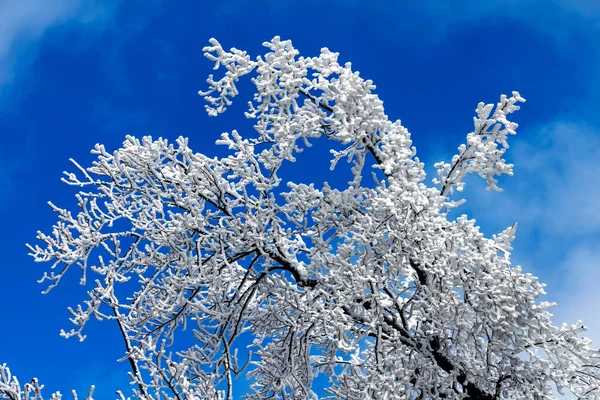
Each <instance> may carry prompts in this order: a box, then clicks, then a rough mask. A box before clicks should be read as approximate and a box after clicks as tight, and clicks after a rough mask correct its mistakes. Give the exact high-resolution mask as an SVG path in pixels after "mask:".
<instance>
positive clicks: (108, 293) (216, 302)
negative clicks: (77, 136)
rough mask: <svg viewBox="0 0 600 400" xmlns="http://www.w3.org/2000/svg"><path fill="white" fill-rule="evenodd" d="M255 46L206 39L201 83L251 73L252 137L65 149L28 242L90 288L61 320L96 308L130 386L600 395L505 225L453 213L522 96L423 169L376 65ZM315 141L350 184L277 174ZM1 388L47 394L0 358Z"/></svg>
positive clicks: (221, 102)
mask: <svg viewBox="0 0 600 400" xmlns="http://www.w3.org/2000/svg"><path fill="white" fill-rule="evenodd" d="M264 46H265V47H266V49H267V52H266V53H265V54H264V55H262V56H259V57H256V58H251V57H250V55H248V54H247V53H246V52H245V51H242V50H238V49H235V48H234V49H231V50H229V51H227V50H225V49H223V47H222V46H221V45H220V44H219V42H217V41H216V40H215V39H211V40H210V46H207V47H205V48H204V51H205V55H206V57H207V58H208V59H209V60H211V61H212V62H214V64H215V70H225V73H224V74H222V75H220V76H219V77H215V76H212V75H211V76H209V78H208V80H207V82H208V89H207V90H206V91H201V92H200V94H201V95H202V96H203V97H204V98H205V99H206V101H207V105H206V110H207V112H208V113H209V115H212V116H217V115H219V114H221V113H223V112H225V111H226V109H227V108H228V106H229V105H231V103H232V100H233V98H234V97H235V96H237V95H238V89H237V83H238V81H239V79H241V78H243V77H244V76H245V75H249V78H250V79H251V82H252V83H253V85H254V86H255V89H256V91H255V93H254V96H253V100H252V101H251V102H250V103H249V104H248V111H247V112H246V117H247V118H249V119H251V120H252V121H254V128H255V131H256V134H255V135H241V134H240V133H238V132H237V131H232V132H231V133H225V134H223V135H222V136H221V139H220V140H218V141H217V143H218V144H220V145H224V146H227V147H228V148H229V149H230V154H229V155H228V156H225V157H222V158H210V157H208V156H206V155H203V154H201V153H195V152H193V151H192V150H191V149H190V148H189V147H188V141H187V139H185V138H179V139H177V141H176V143H169V142H168V141H167V140H164V139H160V138H159V139H157V140H154V139H152V138H151V137H144V138H142V139H141V140H140V139H137V138H134V137H131V136H128V137H127V139H126V140H125V142H124V143H123V146H122V147H121V148H120V149H118V150H116V151H114V152H109V151H107V150H106V149H105V147H104V146H103V145H101V144H98V145H96V147H95V149H94V150H93V153H94V154H95V155H96V156H97V160H96V161H95V162H94V163H93V164H92V165H91V166H90V167H83V166H80V165H79V164H78V163H77V162H75V161H73V164H74V166H75V171H74V172H73V173H66V175H65V178H64V182H65V183H67V184H68V185H72V186H75V187H79V188H80V192H79V193H78V194H77V202H78V209H77V210H76V211H75V212H71V211H69V210H68V209H63V208H61V207H60V206H57V205H54V204H52V203H50V206H51V207H52V209H53V210H54V211H55V212H56V215H57V217H58V222H57V223H56V224H55V225H54V227H53V229H52V231H51V232H50V233H48V234H45V233H42V232H38V239H39V240H40V241H41V243H39V244H36V245H30V246H29V249H30V252H31V255H32V257H33V258H34V259H35V260H36V261H39V262H48V263H50V264H51V268H50V270H49V271H48V272H46V273H45V274H44V276H43V279H42V280H43V281H45V282H47V283H48V287H47V290H46V291H50V290H51V289H52V288H54V287H55V286H56V285H58V284H59V283H60V281H61V278H63V276H64V275H65V274H67V273H69V274H70V273H75V272H76V271H71V272H69V270H71V269H75V270H78V271H79V273H81V280H80V282H81V284H82V285H87V286H88V287H90V289H89V291H88V295H89V296H88V298H87V299H85V300H83V301H82V302H81V304H80V305H78V306H77V307H75V308H74V309H70V312H71V314H72V318H71V320H70V321H71V322H72V324H73V325H74V327H73V328H72V329H70V330H65V331H63V332H62V335H63V336H65V337H78V338H79V339H80V340H84V338H85V334H84V330H85V327H86V324H87V322H88V321H89V320H90V319H91V318H97V319H101V320H109V321H112V322H113V323H114V324H115V326H118V329H119V330H120V332H121V334H122V336H123V341H124V344H125V349H126V352H125V355H124V360H126V362H129V363H130V365H131V379H132V381H133V383H134V389H133V397H135V398H138V399H146V400H149V399H156V400H158V399H233V398H234V395H233V390H234V386H235V385H236V382H239V380H240V379H244V380H246V379H247V380H248V381H249V383H250V387H249V390H248V393H246V394H245V396H247V398H249V399H263V398H276V399H291V398H298V399H317V398H344V399H370V398H371V399H411V400H415V399H442V398H445V399H485V400H488V399H489V400H491V399H501V398H507V399H509V398H510V399H551V398H555V397H554V396H555V393H556V390H558V391H559V392H560V391H562V390H563V389H567V392H568V391H570V392H572V393H573V394H574V395H575V396H577V398H580V399H598V398H600V388H599V383H600V354H599V353H598V351H597V350H595V349H593V348H591V347H590V341H589V340H587V339H585V338H584V337H582V336H581V332H582V331H583V330H584V326H583V325H582V324H581V323H580V322H578V323H576V324H574V325H572V326H567V325H564V324H563V325H561V326H555V325H554V324H553V323H552V321H551V314H550V313H549V312H548V311H547V309H548V308H549V307H551V306H552V304H551V303H548V302H544V301H541V300H540V297H541V296H542V295H544V294H545V293H544V285H543V284H542V283H540V282H538V279H537V278H536V277H534V276H532V275H531V274H529V273H525V272H523V271H522V269H521V268H520V267H519V266H514V265H512V264H511V260H510V252H511V250H512V248H511V242H512V240H513V238H514V236H515V231H516V227H517V225H516V224H515V225H513V226H511V227H508V228H507V229H506V230H504V231H503V232H501V233H499V234H497V235H494V236H493V237H492V238H486V237H484V235H483V234H482V233H481V232H480V230H479V228H478V226H477V225H476V224H475V221H474V220H472V219H468V218H467V216H466V215H460V216H458V217H455V215H456V211H457V210H455V209H457V208H459V207H460V206H461V204H462V201H461V200H460V199H457V198H456V196H457V195H456V193H455V192H461V191H462V189H463V187H464V185H465V181H464V178H465V176H466V174H468V173H476V174H478V175H479V176H481V177H482V178H483V179H485V180H486V181H487V184H488V189H494V190H500V189H499V188H498V186H497V184H498V181H497V179H496V177H498V176H500V175H504V174H506V175H512V167H513V166H512V165H511V164H508V163H507V162H506V161H505V159H504V158H503V157H504V153H505V151H506V150H507V149H508V147H509V146H508V144H507V139H508V137H509V136H510V135H514V134H515V133H516V132H515V130H516V128H517V124H516V123H514V122H512V121H511V120H509V117H511V116H512V115H511V114H512V113H513V112H515V111H517V110H518V109H519V103H523V102H524V101H525V100H524V99H523V98H522V97H521V96H520V95H519V93H517V92H513V93H512V95H511V96H510V97H508V96H505V95H502V96H501V97H500V100H499V101H498V103H497V104H484V103H479V104H478V105H477V108H476V110H475V112H476V116H475V117H474V128H473V131H472V132H470V133H469V134H467V136H466V142H465V143H464V144H461V145H460V146H459V147H458V153H457V154H456V155H455V156H454V157H453V158H452V159H451V160H450V162H439V163H437V164H435V167H436V168H437V175H438V176H437V177H436V178H435V179H434V180H433V184H432V185H427V184H426V183H425V182H426V180H425V179H426V175H425V172H424V165H423V163H422V162H420V160H419V159H418V158H417V157H416V149H415V148H414V147H413V146H412V142H411V138H410V133H409V132H408V130H407V129H406V128H405V127H404V126H402V124H401V123H400V121H398V120H397V121H391V120H390V119H389V118H388V116H387V114H386V113H385V111H384V107H383V102H382V101H381V100H380V99H379V97H378V96H377V95H376V94H375V93H374V90H375V85H374V84H373V82H371V81H370V80H365V79H363V78H362V77H361V76H360V75H359V73H358V72H356V71H354V70H353V69H352V66H351V64H350V63H346V64H345V65H341V64H340V63H339V62H338V53H334V52H331V51H330V50H328V49H326V48H324V49H322V50H321V53H320V54H319V55H318V56H316V57H302V56H300V55H299V52H298V51H297V50H296V49H295V48H294V47H293V46H292V43H291V42H290V41H288V40H281V39H280V38H279V37H275V38H274V39H272V40H271V41H270V42H266V43H264ZM316 140H330V141H333V142H332V146H331V147H332V149H333V148H335V150H331V153H332V162H331V168H332V169H333V168H342V167H341V164H340V166H338V165H337V164H338V161H340V160H342V159H347V160H348V161H350V163H351V164H350V165H351V171H352V180H351V181H350V182H348V185H347V187H345V188H343V189H336V188H332V187H330V186H329V185H327V184H325V185H323V187H316V186H315V185H314V184H304V183H294V182H290V181H285V180H284V179H282V178H281V177H280V176H279V172H280V168H281V167H282V165H284V164H285V163H290V162H294V161H295V155H296V154H297V153H298V152H299V151H302V150H306V151H310V149H307V148H308V147H310V144H311V142H313V141H316ZM334 142H335V146H334V145H333V143H334ZM451 210H454V211H452V212H451ZM92 395H93V393H91V392H90V394H89V396H88V398H89V399H91V398H92ZM119 395H120V396H121V398H125V395H124V394H122V393H120V394H119ZM27 396H29V397H27ZM55 396H58V397H52V398H59V397H60V396H59V395H55ZM0 398H8V399H24V398H31V399H41V398H42V397H41V392H40V389H39V385H38V384H37V381H33V382H31V383H28V384H25V385H21V384H20V383H19V382H18V381H17V380H16V379H15V378H13V377H12V376H11V374H10V371H9V370H8V368H7V367H6V366H3V367H0Z"/></svg>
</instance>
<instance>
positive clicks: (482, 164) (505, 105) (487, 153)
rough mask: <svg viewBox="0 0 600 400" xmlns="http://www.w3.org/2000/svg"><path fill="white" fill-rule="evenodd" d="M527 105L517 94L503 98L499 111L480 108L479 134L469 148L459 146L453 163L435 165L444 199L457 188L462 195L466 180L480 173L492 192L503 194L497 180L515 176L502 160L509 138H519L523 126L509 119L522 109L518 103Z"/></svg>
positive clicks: (471, 139) (486, 106) (491, 107)
mask: <svg viewBox="0 0 600 400" xmlns="http://www.w3.org/2000/svg"><path fill="white" fill-rule="evenodd" d="M524 102H525V99H524V98H523V97H521V95H520V94H519V92H513V93H512V96H511V97H510V98H507V97H506V96H505V95H502V96H500V101H499V102H498V104H496V107H495V108H494V105H493V104H484V103H479V104H478V105H477V109H476V110H475V112H476V113H477V117H473V122H474V124H475V130H474V131H473V132H471V133H469V134H468V135H467V144H466V145H465V144H461V145H460V146H459V148H458V154H457V155H455V156H454V157H452V163H450V164H449V163H446V162H439V163H436V164H435V167H436V168H437V169H438V170H437V173H438V178H435V179H434V180H433V183H434V184H441V186H442V189H441V194H442V196H446V195H447V194H452V191H453V189H454V188H456V190H458V191H459V192H460V191H462V190H463V187H464V185H465V183H464V181H463V178H464V176H465V175H466V174H467V173H469V172H476V173H477V174H479V176H481V177H482V178H484V179H485V180H487V183H488V187H487V189H488V190H490V189H494V190H496V191H501V189H500V188H499V187H498V186H497V185H496V184H497V183H498V181H497V180H496V179H495V176H496V175H503V174H506V175H511V176H512V174H513V169H512V167H513V165H512V164H506V160H505V159H503V158H502V156H503V155H504V153H505V152H506V150H507V149H508V148H509V146H508V143H507V142H506V139H507V137H508V135H515V134H516V133H517V132H516V129H517V127H518V126H519V125H518V124H517V123H515V122H511V121H509V120H508V119H507V115H509V114H512V113H513V112H515V111H517V110H519V109H520V107H519V106H518V105H517V103H524ZM492 110H493V113H492ZM499 145H500V146H499Z"/></svg>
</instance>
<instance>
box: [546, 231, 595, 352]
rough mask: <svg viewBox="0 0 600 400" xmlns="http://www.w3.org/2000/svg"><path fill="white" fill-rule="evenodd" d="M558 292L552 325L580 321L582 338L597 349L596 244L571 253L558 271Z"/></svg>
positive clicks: (581, 247)
mask: <svg viewBox="0 0 600 400" xmlns="http://www.w3.org/2000/svg"><path fill="white" fill-rule="evenodd" d="M558 272H559V274H560V277H561V280H562V288H561V289H562V290H561V291H560V293H558V295H557V296H556V299H557V303H558V306H557V307H556V309H555V310H554V315H555V317H554V321H555V322H556V323H560V322H563V321H564V322H567V323H574V322H575V321H577V320H582V321H583V323H584V325H586V326H587V328H588V331H587V332H586V333H585V334H584V336H586V337H588V338H590V339H592V340H593V341H594V347H595V348H599V347H600V314H599V313H598V304H600V291H599V290H598V282H600V243H598V242H596V243H592V244H587V245H581V246H578V247H576V248H575V249H573V250H572V251H571V252H570V253H569V255H568V257H567V258H566V259H565V261H564V262H563V264H562V266H561V267H560V269H559V270H558Z"/></svg>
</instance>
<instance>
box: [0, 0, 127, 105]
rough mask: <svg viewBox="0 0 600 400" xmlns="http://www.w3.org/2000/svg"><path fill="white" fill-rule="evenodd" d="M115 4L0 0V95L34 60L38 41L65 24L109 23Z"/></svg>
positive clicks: (94, 0) (61, 0) (92, 1)
mask: <svg viewBox="0 0 600 400" xmlns="http://www.w3.org/2000/svg"><path fill="white" fill-rule="evenodd" d="M116 4H117V3H116V2H115V1H106V2H102V1H99V0H87V1H78V0H54V1H52V3H51V4H49V3H47V2H41V1H38V0H19V1H11V0H0V94H1V93H3V91H4V90H6V84H7V83H9V82H11V81H12V80H13V79H14V78H15V77H16V76H17V75H19V72H22V71H23V70H25V69H26V68H27V66H28V65H29V64H30V63H31V62H32V61H33V60H34V59H35V56H36V54H37V51H38V49H39V45H40V43H39V42H40V39H42V37H43V36H44V34H45V33H46V32H48V31H49V30H50V29H52V28H54V27H57V26H60V25H62V24H66V23H78V24H82V25H86V26H90V25H93V24H95V23H98V22H104V21H107V20H109V19H110V16H111V14H112V13H113V12H114V10H115V7H116Z"/></svg>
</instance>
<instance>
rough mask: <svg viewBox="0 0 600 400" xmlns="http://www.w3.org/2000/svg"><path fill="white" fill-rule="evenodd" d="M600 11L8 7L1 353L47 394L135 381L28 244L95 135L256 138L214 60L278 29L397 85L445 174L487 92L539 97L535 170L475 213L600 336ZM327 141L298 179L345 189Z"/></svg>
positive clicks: (472, 207) (566, 310) (420, 145)
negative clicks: (227, 100) (208, 107)
mask: <svg viewBox="0 0 600 400" xmlns="http://www.w3.org/2000/svg"><path fill="white" fill-rule="evenodd" d="M397 3H407V4H408V3H414V4H413V5H411V6H408V5H407V6H402V5H398V4H397ZM417 3H418V4H417ZM598 4H599V3H597V2H596V1H592V0H590V1H586V0H581V1H570V0H564V1H562V0H555V1H543V2H541V1H533V0H521V1H518V2H516V1H496V0H489V1H485V2H482V1H477V0H462V1H447V2H445V1H423V2H396V1H389V2H385V1H359V0H356V1H352V0H331V1H322V2H321V1H316V0H307V1H299V0H298V1H283V0H281V1H272V2H269V1H260V0H255V1H218V2H217V1H214V2H205V1H177V2H174V1H173V2H166V1H164V2H161V1H141V0H139V1H134V0H132V1H123V2H117V1H102V2H101V1H97V2H94V1H82V2H77V1H74V0H73V1H71V0H53V1H47V2H42V1H35V0H12V1H11V0H0V227H1V230H0V232H1V233H0V235H1V240H0V253H1V254H2V255H3V257H2V259H0V271H1V275H0V277H1V278H0V363H4V362H6V363H8V364H9V366H10V367H11V369H12V370H13V372H14V373H15V374H17V375H18V376H19V377H20V379H21V381H22V382H27V381H29V380H30V379H31V377H33V376H37V377H38V378H39V379H40V381H41V382H43V383H45V384H46V387H47V391H46V395H47V396H48V395H49V394H50V391H54V390H60V391H61V392H63V393H66V394H68V393H69V392H70V390H71V389H72V388H77V389H79V390H82V391H85V390H86V388H87V387H89V385H91V384H95V385H96V386H97V390H96V394H97V395H96V398H97V399H112V398H114V396H113V393H114V391H115V390H116V389H118V388H122V389H125V390H126V391H129V388H128V387H127V382H128V378H127V377H126V375H125V374H126V371H127V370H128V368H127V365H126V364H125V363H121V364H117V363H116V362H115V360H116V359H117V358H119V357H121V356H122V354H123V345H122V343H121V341H120V339H119V337H118V332H117V330H116V329H115V328H116V327H115V326H112V325H111V324H106V323H102V324H100V323H95V322H93V323H91V324H90V326H89V328H90V329H88V334H89V338H88V340H87V341H85V342H83V343H79V342H77V341H76V340H75V339H71V340H64V339H62V338H60V337H59V336H58V332H59V330H60V329H61V328H70V326H69V323H68V320H67V318H68V313H67V311H66V307H67V306H68V305H74V304H77V302H78V301H79V300H80V299H82V298H83V289H81V288H79V287H77V286H76V282H77V277H76V276H72V278H73V279H72V280H70V281H68V282H65V284H62V285H61V286H60V287H58V288H57V289H56V290H55V291H53V292H51V293H50V294H49V295H46V296H42V295H41V294H40V292H41V290H42V289H43V286H41V285H39V284H37V283H36V280H37V279H38V278H39V277H40V276H41V275H42V273H43V271H44V270H45V268H47V267H48V266H47V265H40V264H35V263H33V262H32V260H31V259H30V258H29V257H28V256H27V251H26V249H25V246H24V244H25V243H26V242H29V243H35V234H36V231H37V230H43V231H49V230H50V228H51V225H52V224H53V223H54V222H55V217H54V215H53V213H52V212H51V210H50V209H49V208H48V207H47V206H46V205H45V204H46V202H47V201H48V200H52V201H53V202H54V203H55V204H57V205H59V206H65V207H73V206H74V204H75V201H74V198H73V194H74V192H73V190H71V188H68V187H66V186H65V185H63V184H62V183H60V181H59V178H60V177H61V173H62V171H64V170H71V169H72V168H71V166H70V164H69V162H68V159H69V158H70V157H73V158H75V159H77V160H78V161H79V162H80V163H81V164H82V165H88V164H89V163H90V162H91V160H92V158H91V156H90V154H89V150H90V149H91V148H92V147H93V145H94V144H95V143H104V144H105V145H106V147H107V148H108V149H116V148H118V147H119V146H120V144H121V143H122V141H123V140H124V136H125V135H126V134H132V135H135V136H138V137H141V136H144V135H152V136H153V137H159V136H161V137H166V138H170V139H174V138H176V137H178V136H180V135H182V136H186V137H189V138H190V146H191V147H192V148H193V149H194V150H195V151H198V152H204V153H206V154H209V155H218V154H222V152H223V149H218V148H216V147H215V146H214V144H213V143H214V141H215V140H216V139H217V138H218V137H219V135H220V133H221V132H224V131H230V130H232V129H234V128H235V129H238V130H239V131H240V133H242V134H252V131H251V129H252V128H251V125H250V124H249V123H248V122H247V121H246V120H245V119H244V118H243V116H242V111H243V109H244V103H245V102H244V101H241V100H242V99H239V100H238V101H237V102H236V104H235V105H234V106H233V107H232V108H231V110H230V111H229V112H228V113H226V114H225V115H223V116H221V117H219V118H217V119H214V118H209V117H208V116H207V115H206V114H205V112H204V110H203V106H204V103H203V100H202V98H201V97H200V96H198V95H197V91H198V90H202V89H205V88H206V84H205V79H206V77H207V75H208V74H209V73H211V72H212V70H211V68H212V64H211V63H210V62H209V61H208V60H206V59H204V58H203V56H202V47H203V46H204V45H206V44H207V41H208V39H209V38H210V37H215V38H217V39H218V40H219V41H220V42H221V44H222V45H223V46H224V47H226V48H229V47H237V48H240V49H244V50H248V51H249V52H250V53H251V54H253V55H259V54H261V53H262V52H263V49H262V47H261V43H262V42H263V41H265V40H270V39H271V38H272V37H273V36H275V35H280V36H281V37H282V38H289V39H292V41H293V43H294V45H295V46H296V47H297V48H298V49H299V50H300V51H301V54H302V55H307V56H312V55H317V54H318V51H319V49H320V48H321V47H328V48H330V49H331V50H333V51H337V52H339V53H340V54H341V56H340V61H341V62H342V63H343V62H346V61H351V62H352V63H353V67H354V68H355V69H356V70H359V71H360V72H361V75H362V76H363V77H365V78H368V79H372V80H373V81H374V82H375V84H376V85H377V86H378V88H377V93H378V94H379V95H380V96H381V98H382V99H383V100H384V102H385V107H386V111H387V113H388V114H389V116H390V118H391V119H393V120H394V119H398V118H399V119H401V120H402V122H403V124H404V125H405V126H406V127H407V128H408V129H409V130H410V131H411V132H412V135H413V140H414V144H415V145H416V146H417V149H418V155H419V157H420V158H421V159H422V160H424V161H425V162H426V163H427V165H428V171H432V170H433V169H432V168H431V166H432V164H433V163H434V162H436V161H439V160H442V159H444V160H448V159H450V157H451V156H452V155H453V154H454V153H455V151H456V147H457V146H458V145H459V144H460V143H462V142H463V141H464V137H465V135H466V134H467V133H468V132H469V131H470V130H471V129H472V117H473V115H474V114H473V110H474V109H475V106H476V104H477V103H478V102H479V101H485V102H496V101H497V99H498V96H499V95H500V94H501V93H506V94H510V92H511V91H512V90H518V91H520V93H521V94H522V95H523V96H524V97H526V98H527V100H528V101H527V103H526V104H525V105H524V106H523V109H522V110H521V111H520V112H518V113H517V114H516V115H515V116H514V119H515V120H516V121H517V122H519V123H520V125H521V126H520V128H519V134H518V136H517V137H511V144H512V145H513V146H512V147H511V149H510V150H509V153H508V154H507V156H508V159H509V160H510V161H512V162H514V163H515V165H516V166H515V176H514V177H511V178H508V179H502V180H501V187H504V189H505V191H504V192H503V193H488V192H485V191H484V189H483V188H484V185H483V184H482V182H479V181H478V180H477V179H470V180H469V185H468V187H467V190H466V197H467V199H468V202H467V204H466V205H465V206H463V207H462V209H461V210H460V212H465V213H467V214H469V215H470V216H471V217H474V218H476V219H477V220H478V222H479V223H480V224H481V225H482V228H483V230H484V232H486V234H488V235H491V234H492V233H496V232H499V231H501V230H503V229H504V228H505V227H507V226H509V225H511V224H512V223H513V222H514V221H518V222H519V230H518V232H517V239H516V241H515V254H514V261H515V262H516V263H520V264H522V265H523V266H524V268H525V270H527V271H529V272H533V273H535V274H537V275H539V276H540V277H541V278H542V280H543V281H544V282H547V283H548V285H549V286H548V292H549V296H548V298H547V299H549V300H557V301H559V303H560V306H559V307H558V308H557V309H556V320H557V322H561V321H563V320H566V321H569V322H574V321H575V320H576V319H578V318H583V319H585V322H586V323H587V324H588V325H589V327H590V332H589V334H590V336H591V337H592V338H598V339H600V317H598V316H596V313H595V309H594V307H595V304H597V302H598V301H600V295H599V294H598V291H597V288H596V282H597V281H598V278H600V273H599V272H598V265H599V260H600V251H599V250H598V249H599V247H598V243H599V238H600V235H599V233H600V214H599V213H598V206H597V205H598V204H599V203H598V200H599V198H600V188H599V187H600V186H599V184H600V179H599V178H598V176H599V175H598V174H599V173H600V117H599V113H598V111H599V106H598V105H599V100H600V80H599V77H600V76H599V72H598V71H600V69H599V66H600V65H599V63H598V56H599V54H598V51H597V49H598V46H599V44H600V43H599V42H600V35H599V34H600V5H598ZM243 87H245V88H248V85H243ZM249 95H251V93H249V92H246V93H242V98H247V97H248V96H249ZM326 145H327V144H324V146H317V148H316V149H315V150H314V151H312V150H311V151H307V152H305V153H304V154H303V155H302V156H301V157H299V163H298V165H295V166H292V167H290V168H288V172H287V173H288V176H289V177H292V178H293V179H295V180H296V181H304V182H311V181H316V182H318V183H321V182H322V181H323V180H325V179H326V180H329V181H332V182H333V183H334V184H336V185H342V184H343V183H344V182H345V181H346V180H347V177H348V175H347V173H344V172H343V171H342V170H343V168H345V167H346V166H345V165H340V171H339V175H338V172H337V171H336V173H334V174H332V173H330V172H328V165H329V159H328V156H327V151H326V147H325V146H326ZM432 177H433V176H432V174H430V175H429V177H428V181H430V179H431V178H432ZM48 389H49V390H48Z"/></svg>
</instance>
